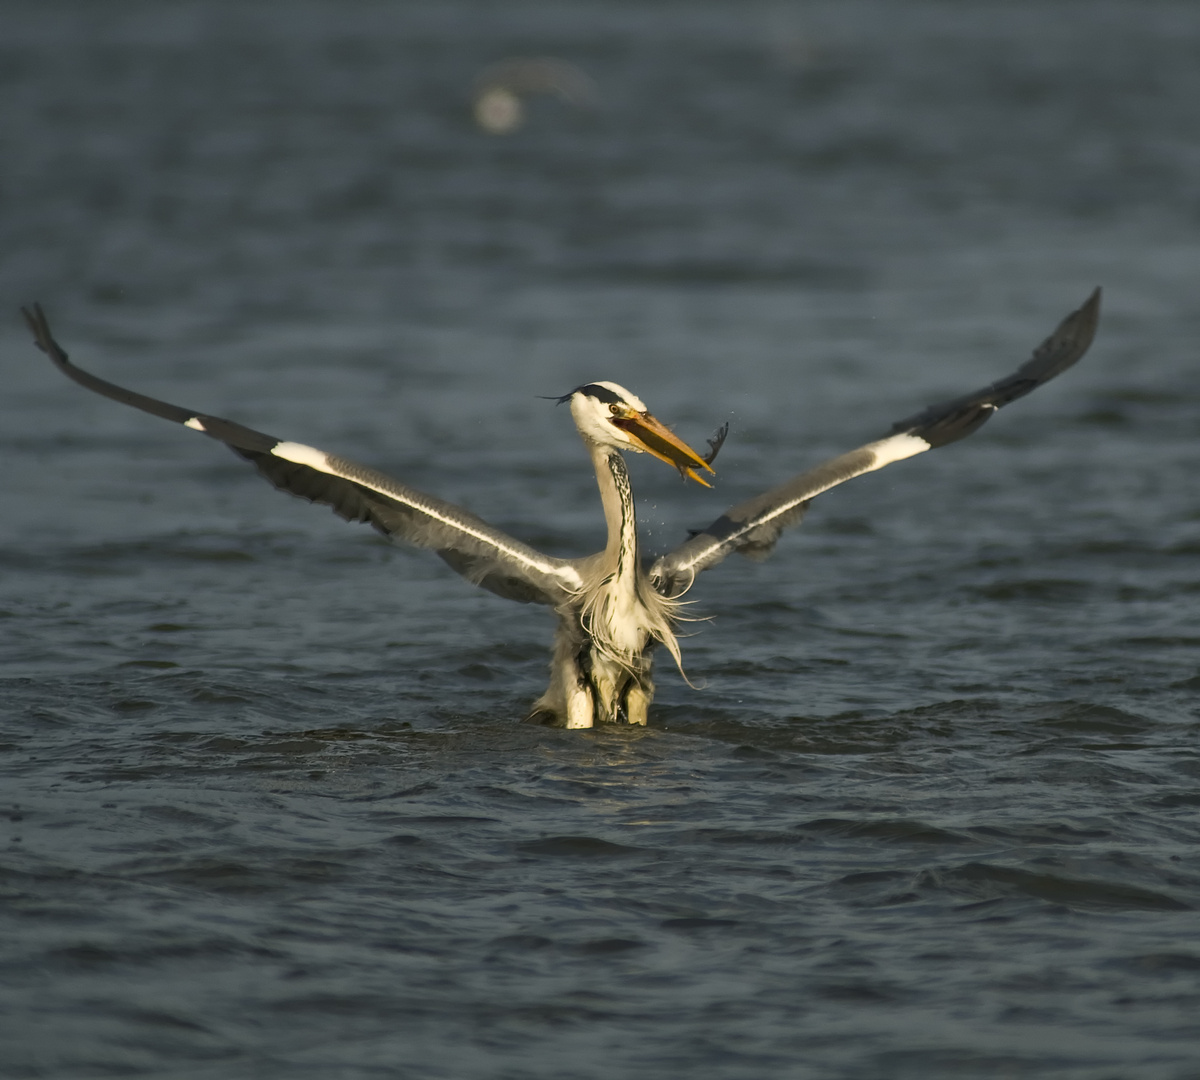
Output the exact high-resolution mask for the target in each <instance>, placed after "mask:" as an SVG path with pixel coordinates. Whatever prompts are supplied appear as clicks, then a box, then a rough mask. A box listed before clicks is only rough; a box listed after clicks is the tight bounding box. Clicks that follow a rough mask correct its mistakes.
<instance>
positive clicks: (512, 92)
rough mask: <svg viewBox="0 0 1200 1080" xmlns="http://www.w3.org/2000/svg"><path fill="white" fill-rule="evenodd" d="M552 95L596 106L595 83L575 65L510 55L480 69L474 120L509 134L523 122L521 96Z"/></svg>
mask: <svg viewBox="0 0 1200 1080" xmlns="http://www.w3.org/2000/svg"><path fill="white" fill-rule="evenodd" d="M531 94H553V95H555V96H556V97H558V98H560V99H561V100H563V101H566V102H568V103H570V104H572V105H578V106H579V107H580V108H594V107H595V106H596V104H597V102H598V100H599V96H598V94H597V93H596V84H595V83H593V82H592V80H591V79H590V78H588V76H587V75H585V74H584V73H583V72H582V71H580V69H579V68H577V67H576V66H575V65H574V64H568V63H567V62H566V61H565V60H555V59H552V58H550V57H520V56H516V57H511V58H510V59H508V60H501V61H500V62H499V63H498V64H492V65H491V66H490V67H487V68H484V70H483V71H482V72H480V74H479V77H478V78H477V79H476V80H475V89H474V92H473V95H472V97H473V100H474V111H475V122H476V123H477V124H478V125H479V126H480V127H481V128H483V130H484V131H486V132H488V133H489V134H491V135H507V134H509V133H510V132H513V131H516V129H517V128H519V127H520V126H521V124H522V123H523V122H524V119H525V116H524V110H523V108H522V106H521V98H522V97H523V96H529V95H531Z"/></svg>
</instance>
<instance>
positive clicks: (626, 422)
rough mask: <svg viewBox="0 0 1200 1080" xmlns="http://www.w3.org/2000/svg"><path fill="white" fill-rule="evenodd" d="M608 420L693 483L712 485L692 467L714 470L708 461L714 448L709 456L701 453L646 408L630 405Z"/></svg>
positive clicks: (712, 456) (714, 454)
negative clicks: (631, 406) (642, 410)
mask: <svg viewBox="0 0 1200 1080" xmlns="http://www.w3.org/2000/svg"><path fill="white" fill-rule="evenodd" d="M611 422H612V423H613V424H615V425H616V426H617V427H619V428H620V429H621V430H622V431H624V432H625V434H626V435H628V436H629V437H630V438H631V439H632V440H633V441H634V442H635V443H637V445H638V446H640V447H641V448H642V449H643V450H645V451H646V453H648V454H653V455H654V456H655V457H656V458H658V459H659V460H660V461H665V462H666V463H667V464H668V465H674V466H675V468H677V469H678V470H679V474H680V475H681V476H685V477H688V476H690V477H691V478H692V479H693V480H695V481H696V483H697V484H703V485H704V486H705V487H712V484H710V483H709V482H708V481H707V480H705V479H704V478H703V477H701V476H700V474H699V473H698V472H696V469H697V468H700V469H704V470H706V471H707V472H710V473H715V471H716V470H715V469H713V467H712V465H710V464H709V462H711V461H712V459H713V458H714V457H716V450H715V449H714V451H713V453H712V454H711V455H710V456H709V457H707V458H704V457H701V456H700V455H699V454H697V453H696V451H695V450H693V449H692V448H691V447H690V446H688V444H687V443H685V442H684V441H683V440H682V439H680V438H679V437H678V436H677V435H676V434H675V433H674V432H673V431H671V429H670V428H668V427H667V426H666V425H665V424H662V423H660V422H659V421H658V420H656V419H655V418H654V417H653V416H651V415H650V414H649V413H648V412H634V411H633V410H632V409H631V410H629V411H628V412H627V413H625V414H622V415H618V416H613V417H611ZM710 445H711V443H710ZM718 447H719V444H718Z"/></svg>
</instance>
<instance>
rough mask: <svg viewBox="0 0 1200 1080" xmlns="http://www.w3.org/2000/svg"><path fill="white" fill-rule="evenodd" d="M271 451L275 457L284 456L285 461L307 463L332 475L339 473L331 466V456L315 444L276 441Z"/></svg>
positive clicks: (298, 463)
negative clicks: (306, 444) (314, 445)
mask: <svg viewBox="0 0 1200 1080" xmlns="http://www.w3.org/2000/svg"><path fill="white" fill-rule="evenodd" d="M271 453H272V454H274V455H275V457H279V458H283V460H284V461H294V462H295V463H296V464H297V465H307V466H308V467H309V468H310V469H316V470H317V472H323V473H328V474H329V475H330V476H337V475H338V474H337V473H336V472H334V470H333V469H331V468H330V467H329V456H328V455H327V454H326V453H325V452H324V451H322V450H318V449H316V447H313V446H305V445H304V443H298V442H280V443H276V444H275V445H274V446H272V447H271Z"/></svg>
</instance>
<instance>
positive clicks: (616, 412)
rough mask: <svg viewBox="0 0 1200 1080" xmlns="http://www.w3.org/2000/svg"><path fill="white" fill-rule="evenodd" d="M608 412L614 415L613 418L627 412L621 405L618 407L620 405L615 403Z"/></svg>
mask: <svg viewBox="0 0 1200 1080" xmlns="http://www.w3.org/2000/svg"><path fill="white" fill-rule="evenodd" d="M608 411H609V412H610V413H612V414H613V416H620V415H621V414H622V413H623V412H624V411H625V410H624V409H623V408H622V407H621V406H620V405H618V404H617V403H616V402H615V401H614V402H613V403H612V404H611V405H610V406H609V407H608Z"/></svg>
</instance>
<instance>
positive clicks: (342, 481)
mask: <svg viewBox="0 0 1200 1080" xmlns="http://www.w3.org/2000/svg"><path fill="white" fill-rule="evenodd" d="M21 310H22V314H23V315H24V316H25V321H26V322H27V323H28V324H29V329H30V330H31V331H33V336H34V341H35V342H36V344H37V346H38V348H39V349H41V350H42V352H44V353H45V354H46V355H47V356H49V357H50V359H51V360H53V361H54V365H55V366H56V367H57V368H58V370H59V371H61V372H62V373H63V374H64V375H66V376H68V377H69V378H71V379H74V380H75V382H77V383H79V384H80V385H81V386H85V387H87V389H89V390H92V391H94V392H95V393H97V394H102V395H103V396H104V397H109V398H112V399H113V400H114V401H119V402H121V403H122V404H124V405H132V406H133V407H134V408H135V409H141V410H142V411H143V412H148V413H152V414H153V415H154V416H161V417H162V418H163V419H165V420H173V421H175V423H177V424H182V425H183V426H184V427H187V428H191V429H192V430H193V431H199V432H202V433H203V434H205V435H208V436H210V437H212V438H214V439H216V440H218V441H219V442H223V443H224V444H225V445H226V446H228V447H229V449H230V450H232V451H233V452H234V453H235V454H237V455H238V456H239V457H243V458H245V459H246V460H247V461H251V462H253V463H254V465H255V467H256V468H257V469H258V471H259V472H260V473H262V475H263V476H265V477H266V478H267V479H268V480H269V481H270V482H271V483H272V484H274V485H275V487H277V488H279V490H280V491H286V492H288V493H289V494H291V495H298V496H299V497H301V498H304V499H308V501H309V502H315V503H322V504H324V505H325V506H328V507H330V508H332V510H333V512H334V513H335V514H337V515H338V516H339V517H342V518H345V519H346V520H347V521H363V522H368V523H369V524H371V525H372V526H374V527H375V528H376V529H378V530H379V531H380V532H381V533H383V534H384V535H385V536H388V537H391V538H393V539H397V540H406V541H407V542H408V543H410V544H415V545H416V546H417V547H423V548H432V549H433V550H434V551H436V552H437V553H438V555H440V556H441V557H442V558H443V559H444V560H445V561H446V562H447V563H449V564H450V566H452V567H453V568H454V569H455V570H457V571H458V573H460V574H461V575H462V576H463V577H465V578H466V579H467V580H468V581H472V582H474V583H475V584H476V585H481V586H482V587H483V588H485V589H488V590H490V591H491V592H494V593H497V594H498V595H500V596H504V597H507V598H509V599H511V600H520V601H521V602H523V603H531V602H532V603H541V604H552V605H553V604H558V603H560V602H562V601H563V600H565V599H567V598H568V597H570V596H571V595H572V594H573V593H574V592H576V591H577V590H578V589H579V588H580V586H581V585H582V580H581V578H580V576H579V572H578V571H577V570H576V569H575V567H574V565H573V564H572V563H571V562H570V561H568V560H566V559H555V558H552V557H550V556H548V555H543V554H542V553H541V552H539V551H536V550H535V549H533V548H531V547H529V546H528V545H527V544H523V543H521V542H520V541H519V540H515V539H513V538H512V537H511V536H509V535H508V534H507V533H504V532H502V531H501V530H499V529H496V528H493V527H492V526H491V525H489V524H488V523H487V522H486V521H484V520H483V519H482V518H479V517H476V516H475V515H474V514H472V513H470V512H469V511H467V510H463V509H462V508H461V507H458V506H455V505H454V504H453V503H448V502H445V501H443V500H442V499H437V498H434V497H433V496H432V495H426V494H424V493H423V492H420V491H417V490H415V489H414V488H410V487H408V486H407V485H406V484H402V483H400V482H399V481H398V480H394V479H392V478H391V477H390V476H387V475H385V474H384V473H381V472H376V471H375V470H374V469H369V468H367V467H366V466H364V465H359V464H356V463H355V462H353V461H347V460H346V459H345V458H342V457H338V456H336V455H334V454H327V453H325V452H324V451H323V450H317V449H316V448H314V447H311V446H305V445H303V444H302V443H294V442H284V441H281V440H279V439H276V438H274V437H273V436H271V435H264V434H263V433H262V432H261V431H254V430H253V429H252V428H248V427H243V426H242V425H241V424H235V423H233V422H232V421H230V420H222V419H221V418H220V417H217V416H206V415H205V414H203V413H197V412H193V411H191V410H189V409H183V408H180V407H179V406H177V405H170V404H168V403H167V402H165V401H159V400H157V399H156V398H152V397H146V396H145V395H144V394H137V393H134V392H133V391H132V390H125V389H124V388H122V387H120V386H116V385H115V384H113V383H110V382H106V381H105V380H104V379H99V378H97V377H96V376H95V375H91V374H89V373H88V372H86V371H83V370H82V369H81V368H78V367H76V366H75V365H74V364H72V363H71V361H70V360H69V359H68V358H67V354H66V353H65V352H64V351H63V349H62V347H61V346H60V345H59V344H58V342H56V341H55V340H54V338H53V336H52V335H51V333H50V325H49V323H48V322H47V321H46V316H45V313H44V312H43V311H42V309H41V307H40V306H39V305H37V304H34V306H33V309H32V311H28V310H25V309H24V308H22V309H21Z"/></svg>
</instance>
